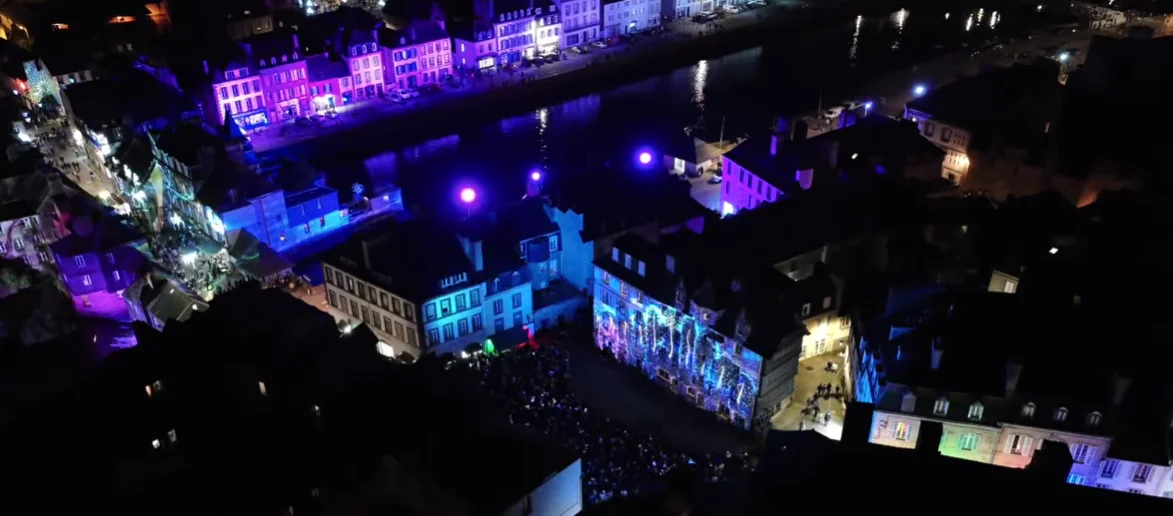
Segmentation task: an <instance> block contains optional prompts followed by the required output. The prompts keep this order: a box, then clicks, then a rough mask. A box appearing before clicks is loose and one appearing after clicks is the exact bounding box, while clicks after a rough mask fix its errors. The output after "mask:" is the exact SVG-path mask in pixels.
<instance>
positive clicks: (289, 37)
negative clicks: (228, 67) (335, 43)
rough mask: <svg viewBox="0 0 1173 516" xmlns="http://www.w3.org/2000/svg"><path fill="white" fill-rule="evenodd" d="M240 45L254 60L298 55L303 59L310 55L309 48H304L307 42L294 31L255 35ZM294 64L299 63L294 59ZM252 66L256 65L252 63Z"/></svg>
mask: <svg viewBox="0 0 1173 516" xmlns="http://www.w3.org/2000/svg"><path fill="white" fill-rule="evenodd" d="M240 43H241V45H242V46H244V48H245V52H246V53H247V54H249V56H250V57H251V58H253V59H269V58H271V57H280V56H289V57H291V58H292V57H293V54H298V55H299V56H300V57H301V58H305V57H306V56H307V55H308V54H307V48H306V47H305V46H304V44H305V43H307V42H305V41H301V38H299V37H298V34H297V32H296V31H293V30H282V29H279V30H274V31H272V32H265V33H261V34H255V35H252V36H249V37H247V38H245V39H243V40H241V42H240ZM299 46H300V48H299ZM292 62H297V60H296V59H294V60H293V61H292ZM250 64H254V63H252V62H250ZM279 64H289V63H279Z"/></svg>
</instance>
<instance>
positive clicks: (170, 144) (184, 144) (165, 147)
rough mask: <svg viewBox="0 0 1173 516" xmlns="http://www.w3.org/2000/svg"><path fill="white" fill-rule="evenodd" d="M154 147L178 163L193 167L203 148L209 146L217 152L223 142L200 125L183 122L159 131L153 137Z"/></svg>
mask: <svg viewBox="0 0 1173 516" xmlns="http://www.w3.org/2000/svg"><path fill="white" fill-rule="evenodd" d="M155 147H156V148H158V149H159V150H160V151H163V152H165V153H167V155H169V156H171V157H172V158H175V159H176V160H177V161H179V162H180V163H183V164H185V165H187V166H189V167H194V166H196V165H199V164H200V159H199V157H200V152H201V151H202V150H203V149H205V148H209V147H210V148H212V149H213V150H215V151H217V152H219V151H221V150H223V148H224V142H223V141H222V140H220V138H217V137H216V135H214V134H212V133H210V132H208V131H206V130H204V128H203V127H202V126H199V125H195V124H184V125H180V126H178V127H175V126H172V127H171V128H169V129H168V130H166V131H163V132H162V133H159V136H158V137H156V138H155Z"/></svg>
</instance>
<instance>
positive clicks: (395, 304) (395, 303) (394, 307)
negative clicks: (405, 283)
mask: <svg viewBox="0 0 1173 516" xmlns="http://www.w3.org/2000/svg"><path fill="white" fill-rule="evenodd" d="M391 313H393V314H395V315H399V298H397V297H392V298H391Z"/></svg>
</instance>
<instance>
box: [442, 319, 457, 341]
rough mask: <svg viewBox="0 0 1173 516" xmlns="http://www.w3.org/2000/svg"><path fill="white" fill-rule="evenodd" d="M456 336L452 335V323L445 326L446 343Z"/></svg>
mask: <svg viewBox="0 0 1173 516" xmlns="http://www.w3.org/2000/svg"><path fill="white" fill-rule="evenodd" d="M454 335H455V334H454V333H452V323H448V324H445V325H444V341H449V340H452V339H453V337H454Z"/></svg>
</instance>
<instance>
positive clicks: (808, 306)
mask: <svg viewBox="0 0 1173 516" xmlns="http://www.w3.org/2000/svg"><path fill="white" fill-rule="evenodd" d="M810 314H811V304H810V303H806V304H804V305H802V315H810Z"/></svg>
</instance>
